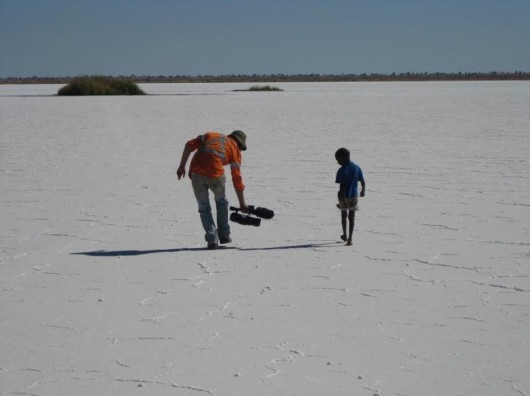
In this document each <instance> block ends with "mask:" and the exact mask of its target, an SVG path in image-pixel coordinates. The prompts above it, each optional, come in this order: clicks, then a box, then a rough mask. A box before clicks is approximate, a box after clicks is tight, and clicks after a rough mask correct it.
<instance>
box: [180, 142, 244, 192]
mask: <svg viewBox="0 0 530 396" xmlns="http://www.w3.org/2000/svg"><path fill="white" fill-rule="evenodd" d="M186 146H187V147H188V148H189V149H190V151H192V152H193V151H196V150H197V152H196V153H195V154H194V155H193V158H192V160H191V164H190V172H191V173H196V174H198V175H202V176H206V177H210V178H216V177H219V176H222V175H224V173H225V171H224V166H225V165H230V171H231V173H232V183H233V184H234V188H235V190H236V191H243V190H244V189H245V185H244V184H243V177H242V176H241V150H239V147H238V146H237V143H236V141H235V140H234V139H232V138H229V137H228V136H226V135H223V134H221V133H218V132H206V133H205V134H204V135H200V136H197V137H196V138H195V139H192V140H190V141H188V142H187V143H186Z"/></svg>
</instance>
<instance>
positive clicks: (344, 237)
mask: <svg viewBox="0 0 530 396" xmlns="http://www.w3.org/2000/svg"><path fill="white" fill-rule="evenodd" d="M340 239H342V240H343V241H344V242H346V240H347V239H348V238H346V235H344V234H342V235H341V236H340Z"/></svg>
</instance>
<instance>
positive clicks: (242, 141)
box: [229, 131, 247, 150]
mask: <svg viewBox="0 0 530 396" xmlns="http://www.w3.org/2000/svg"><path fill="white" fill-rule="evenodd" d="M229 136H232V137H233V138H234V139H236V140H237V142H238V143H239V147H241V150H246V149H247V135H245V133H244V132H243V131H234V132H232V133H231V134H230V135H229Z"/></svg>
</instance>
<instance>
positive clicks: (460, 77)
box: [0, 71, 530, 84]
mask: <svg viewBox="0 0 530 396" xmlns="http://www.w3.org/2000/svg"><path fill="white" fill-rule="evenodd" d="M74 78H75V77H7V78H0V84H68V83H69V82H70V81H71V80H72V79H74ZM118 78H127V79H130V80H132V81H134V82H136V83H215V82H234V83H235V82H244V83H248V82H258V83H263V82H330V81H335V82H341V81H352V82H363V81H495V80H530V72H522V71H517V72H489V73H482V72H476V73H462V72H459V73H392V74H377V73H372V74H367V73H363V74H250V75H246V74H226V75H217V76H208V75H198V76H189V75H175V76H136V75H131V76H118Z"/></svg>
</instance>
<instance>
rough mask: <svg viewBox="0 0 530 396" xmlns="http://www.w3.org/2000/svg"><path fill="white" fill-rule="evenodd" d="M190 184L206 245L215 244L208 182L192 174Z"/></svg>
mask: <svg viewBox="0 0 530 396" xmlns="http://www.w3.org/2000/svg"><path fill="white" fill-rule="evenodd" d="M191 184H192V186H193V193H194V194H195V198H196V199H197V204H198V205H199V213H200V216H201V223H202V228H204V231H205V232H206V234H205V235H204V239H206V242H208V243H217V239H218V238H217V230H216V228H215V223H214V221H213V216H212V208H211V206H210V198H209V197H208V180H207V178H206V177H204V176H200V175H196V174H192V175H191Z"/></svg>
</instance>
